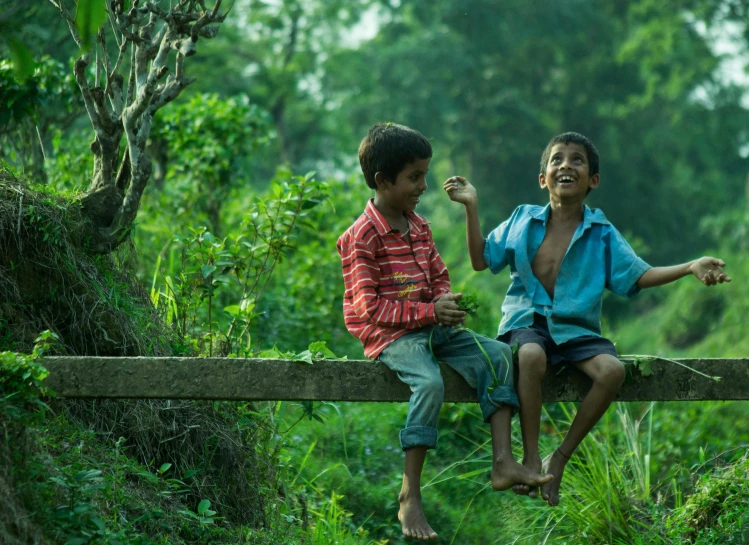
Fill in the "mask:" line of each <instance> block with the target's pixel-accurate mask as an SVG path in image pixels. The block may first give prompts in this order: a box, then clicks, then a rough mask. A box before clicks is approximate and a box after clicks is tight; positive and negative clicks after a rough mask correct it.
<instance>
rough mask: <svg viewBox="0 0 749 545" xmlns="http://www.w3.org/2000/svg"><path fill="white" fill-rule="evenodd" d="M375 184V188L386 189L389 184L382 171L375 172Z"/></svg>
mask: <svg viewBox="0 0 749 545" xmlns="http://www.w3.org/2000/svg"><path fill="white" fill-rule="evenodd" d="M375 184H377V189H387V187H388V185H390V184H388V179H387V178H386V177H385V173H384V172H375Z"/></svg>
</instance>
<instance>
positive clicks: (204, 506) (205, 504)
mask: <svg viewBox="0 0 749 545" xmlns="http://www.w3.org/2000/svg"><path fill="white" fill-rule="evenodd" d="M210 507H211V500H202V501H201V502H200V503H199V504H198V515H200V516H201V517H202V516H204V515H205V514H206V511H208V510H209V509H210Z"/></svg>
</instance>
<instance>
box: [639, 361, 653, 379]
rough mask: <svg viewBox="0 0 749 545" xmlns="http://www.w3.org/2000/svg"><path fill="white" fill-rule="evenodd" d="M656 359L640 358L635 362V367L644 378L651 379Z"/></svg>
mask: <svg viewBox="0 0 749 545" xmlns="http://www.w3.org/2000/svg"><path fill="white" fill-rule="evenodd" d="M654 359H655V358H638V359H636V360H635V365H636V366H637V368H638V369H640V373H641V374H642V376H643V377H649V376H651V375H652V374H653V365H652V364H653V360H654Z"/></svg>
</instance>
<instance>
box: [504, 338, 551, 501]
mask: <svg viewBox="0 0 749 545" xmlns="http://www.w3.org/2000/svg"><path fill="white" fill-rule="evenodd" d="M518 359H519V367H520V372H519V374H518V386H517V392H518V400H519V401H520V432H521V435H522V437H523V465H524V466H525V467H527V468H529V469H530V470H531V471H534V472H537V473H538V472H540V471H541V467H542V462H541V454H539V452H538V434H539V430H540V427H541V404H542V402H543V399H542V394H541V383H542V381H543V378H544V375H545V374H546V352H545V351H544V349H543V348H541V346H540V345H538V344H535V343H528V344H524V345H523V346H521V347H520V350H518ZM512 490H513V491H514V492H515V493H516V494H523V495H525V494H527V495H529V496H530V497H531V498H537V497H538V489H537V488H531V487H529V486H528V485H525V484H516V485H515V486H513V487H512Z"/></svg>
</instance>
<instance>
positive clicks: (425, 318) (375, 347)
mask: <svg viewBox="0 0 749 545" xmlns="http://www.w3.org/2000/svg"><path fill="white" fill-rule="evenodd" d="M406 216H407V218H408V228H409V234H410V236H411V245H410V246H409V244H408V240H407V239H406V236H405V235H404V234H403V233H401V232H399V231H397V230H394V229H391V228H390V225H389V224H388V222H387V220H386V219H385V218H384V217H383V216H382V214H380V212H379V211H378V210H377V208H375V206H374V203H373V201H372V200H370V201H369V202H368V203H367V208H366V209H365V210H364V213H363V214H362V215H361V216H359V219H357V220H356V221H355V222H354V224H353V225H352V226H351V227H349V228H348V229H347V230H346V232H345V233H343V235H341V237H340V238H339V239H338V244H337V248H338V253H339V254H340V256H341V261H342V263H343V283H344V286H345V292H344V295H343V316H344V320H345V322H346V327H347V328H348V330H349V332H350V333H351V334H352V335H353V336H354V337H356V338H357V339H359V340H360V341H361V342H362V344H363V345H364V355H365V356H367V357H368V358H376V357H377V356H378V355H379V354H380V352H382V351H383V350H384V349H385V347H387V346H388V345H389V344H390V343H391V342H393V341H394V340H396V339H398V338H400V337H402V336H403V335H405V334H406V333H408V332H409V331H411V330H414V329H418V328H420V327H423V326H425V325H429V324H434V323H437V316H436V314H435V311H434V301H435V299H437V298H438V297H440V296H442V295H444V294H446V293H449V292H450V276H449V275H448V273H447V267H445V263H444V262H443V261H442V258H441V257H440V255H439V253H437V248H435V246H434V239H433V238H432V231H431V229H430V228H429V223H428V222H427V221H426V220H425V219H424V218H422V217H421V216H419V215H418V214H415V213H413V212H410V213H406Z"/></svg>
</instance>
